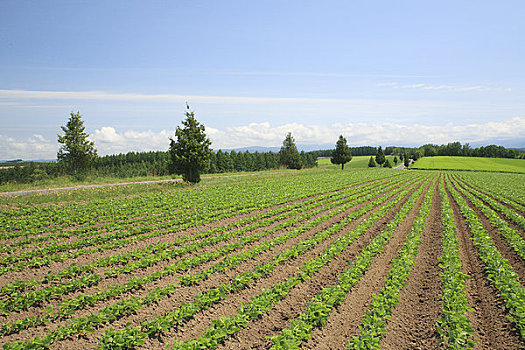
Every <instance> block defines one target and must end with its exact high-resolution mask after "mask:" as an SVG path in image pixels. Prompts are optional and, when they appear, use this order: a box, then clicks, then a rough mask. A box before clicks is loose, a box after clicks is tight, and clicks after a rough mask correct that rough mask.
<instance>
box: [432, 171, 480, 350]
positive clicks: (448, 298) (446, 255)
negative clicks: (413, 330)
mask: <svg viewBox="0 0 525 350" xmlns="http://www.w3.org/2000/svg"><path fill="white" fill-rule="evenodd" d="M439 195H440V198H441V222H442V224H443V231H442V235H443V238H442V247H443V254H442V256H441V257H440V258H439V260H440V261H441V263H440V264H439V266H440V267H441V269H442V271H441V273H440V276H441V285H442V286H443V291H442V293H441V302H442V305H443V310H442V314H441V317H440V318H439V319H438V322H437V326H438V327H437V328H438V332H439V334H440V336H441V340H442V343H443V345H444V347H445V348H446V349H451V350H452V349H471V348H472V347H473V346H474V342H473V341H472V339H471V335H472V333H474V330H473V329H472V327H471V326H470V324H469V321H468V318H467V312H468V311H470V310H471V309H470V308H469V306H468V300H467V297H466V292H465V281H466V280H467V279H468V276H467V275H465V274H464V273H462V272H461V268H462V262H461V258H460V256H459V243H458V238H457V233H456V225H455V223H454V212H453V211H452V207H451V206H450V201H449V198H448V196H447V193H446V192H445V189H444V180H442V181H440V184H439Z"/></svg>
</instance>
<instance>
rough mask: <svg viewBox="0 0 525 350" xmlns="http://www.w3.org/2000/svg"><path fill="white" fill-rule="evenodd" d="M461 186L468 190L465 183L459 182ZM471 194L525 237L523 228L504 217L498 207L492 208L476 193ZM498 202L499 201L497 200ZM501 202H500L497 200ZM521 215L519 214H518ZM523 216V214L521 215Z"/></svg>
mask: <svg viewBox="0 0 525 350" xmlns="http://www.w3.org/2000/svg"><path fill="white" fill-rule="evenodd" d="M459 184H460V186H461V187H463V188H464V189H466V190H469V186H467V185H466V184H464V183H461V182H460V183H459ZM473 195H474V196H475V197H476V198H478V199H479V200H480V201H482V202H483V204H485V205H486V206H487V207H489V208H491V209H492V210H494V212H495V213H496V214H498V216H499V217H500V218H501V219H502V220H504V221H505V222H506V223H507V224H508V225H509V226H510V227H511V228H513V229H514V230H516V231H518V232H519V233H520V235H521V237H522V238H523V239H525V230H524V229H523V228H521V227H520V226H518V225H517V224H516V223H515V222H514V221H512V220H511V219H509V218H508V217H506V216H505V215H504V214H503V213H502V212H500V211H499V210H498V209H496V208H494V207H493V206H492V205H490V204H489V203H487V202H486V201H485V200H483V199H482V198H480V197H479V196H478V195H477V194H475V193H473ZM498 202H499V201H498ZM499 203H500V204H501V202H499ZM511 210H513V211H514V212H517V213H518V212H519V211H518V210H516V209H514V208H511ZM518 214H519V213H518ZM520 215H521V214H520ZM522 216H523V215H522Z"/></svg>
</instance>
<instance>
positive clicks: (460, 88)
mask: <svg viewBox="0 0 525 350" xmlns="http://www.w3.org/2000/svg"><path fill="white" fill-rule="evenodd" d="M377 86H379V87H391V88H394V89H419V90H446V91H512V89H510V88H494V87H486V86H482V85H473V86H457V85H429V84H425V83H417V84H400V83H398V82H384V83H378V84H377Z"/></svg>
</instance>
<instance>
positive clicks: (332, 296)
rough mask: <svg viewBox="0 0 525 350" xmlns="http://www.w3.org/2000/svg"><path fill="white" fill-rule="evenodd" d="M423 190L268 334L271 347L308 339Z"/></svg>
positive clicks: (297, 344) (294, 346)
mask: <svg viewBox="0 0 525 350" xmlns="http://www.w3.org/2000/svg"><path fill="white" fill-rule="evenodd" d="M423 190H424V187H423V186H421V187H420V188H419V189H418V190H417V191H415V192H414V193H413V194H412V195H411V196H410V198H409V199H408V200H407V201H406V202H405V204H404V205H403V206H402V207H401V209H400V210H399V211H398V212H397V213H396V215H395V216H394V218H393V219H392V221H390V222H389V223H388V225H387V228H386V229H385V230H384V231H383V232H382V233H381V234H380V235H378V236H376V237H375V238H374V239H372V241H371V242H370V244H369V245H368V246H367V247H365V248H364V249H363V251H362V253H361V255H359V256H358V257H357V258H356V260H355V261H352V262H350V263H349V265H350V266H349V268H348V269H346V270H345V271H343V272H342V273H341V274H340V275H339V277H338V283H337V284H335V285H333V286H329V287H326V288H324V289H323V290H322V291H321V292H320V293H319V294H318V295H316V296H315V297H313V298H312V299H310V301H309V302H308V306H307V309H306V311H304V312H302V313H301V314H300V315H299V316H298V317H296V318H295V319H293V320H291V321H290V326H289V327H287V328H285V329H283V330H282V332H281V333H280V334H278V335H275V336H273V337H272V338H271V339H272V342H273V343H274V345H273V346H272V348H271V349H273V350H278V349H299V348H300V346H301V344H302V342H303V341H306V340H308V339H310V334H311V332H312V330H313V329H314V328H316V327H322V326H324V324H325V322H326V320H327V319H328V317H329V316H330V312H331V311H332V310H333V309H334V308H335V307H336V306H338V305H339V304H341V303H342V302H343V301H344V299H345V297H346V295H347V293H348V292H349V291H350V289H351V288H352V287H353V286H354V285H355V284H356V283H357V282H358V281H359V280H360V279H361V278H363V276H364V275H365V273H366V271H368V268H369V267H370V265H371V264H372V261H373V260H374V258H375V256H376V255H377V253H379V252H380V251H382V250H383V247H384V246H385V244H386V243H387V242H388V241H389V239H390V237H391V236H392V234H393V233H394V231H395V230H396V229H397V227H398V226H399V224H400V223H401V222H402V221H403V220H404V219H405V218H406V217H407V215H408V214H409V212H410V211H411V210H412V208H413V207H414V204H415V203H416V201H417V199H418V198H419V197H420V196H421V194H422V193H423Z"/></svg>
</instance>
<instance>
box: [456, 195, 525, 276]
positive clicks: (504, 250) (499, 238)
mask: <svg viewBox="0 0 525 350" xmlns="http://www.w3.org/2000/svg"><path fill="white" fill-rule="evenodd" d="M461 195H462V197H463V199H465V201H466V202H467V203H468V205H469V207H470V208H471V209H473V210H474V211H475V212H476V214H477V216H478V218H479V219H480V220H481V222H482V224H483V228H484V229H485V230H486V231H487V232H488V233H489V235H490V237H491V238H492V241H493V242H494V245H495V246H496V248H497V249H498V251H499V252H500V253H501V255H502V256H503V257H504V258H505V259H507V260H508V261H509V264H510V265H511V266H512V268H513V269H514V271H515V272H516V273H517V274H518V276H519V277H520V278H519V281H520V282H521V284H522V285H525V260H524V259H523V258H521V257H520V256H519V255H518V254H517V253H516V251H515V250H514V249H513V248H512V247H511V246H510V244H509V242H507V239H506V238H505V237H504V236H503V235H502V234H501V233H500V232H499V231H498V229H497V228H496V227H494V226H492V224H491V223H490V221H489V219H487V217H486V216H485V215H484V214H483V213H482V212H481V210H479V209H478V208H477V207H476V206H475V205H474V204H472V202H470V201H469V199H468V198H467V197H466V196H464V195H463V194H461Z"/></svg>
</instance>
